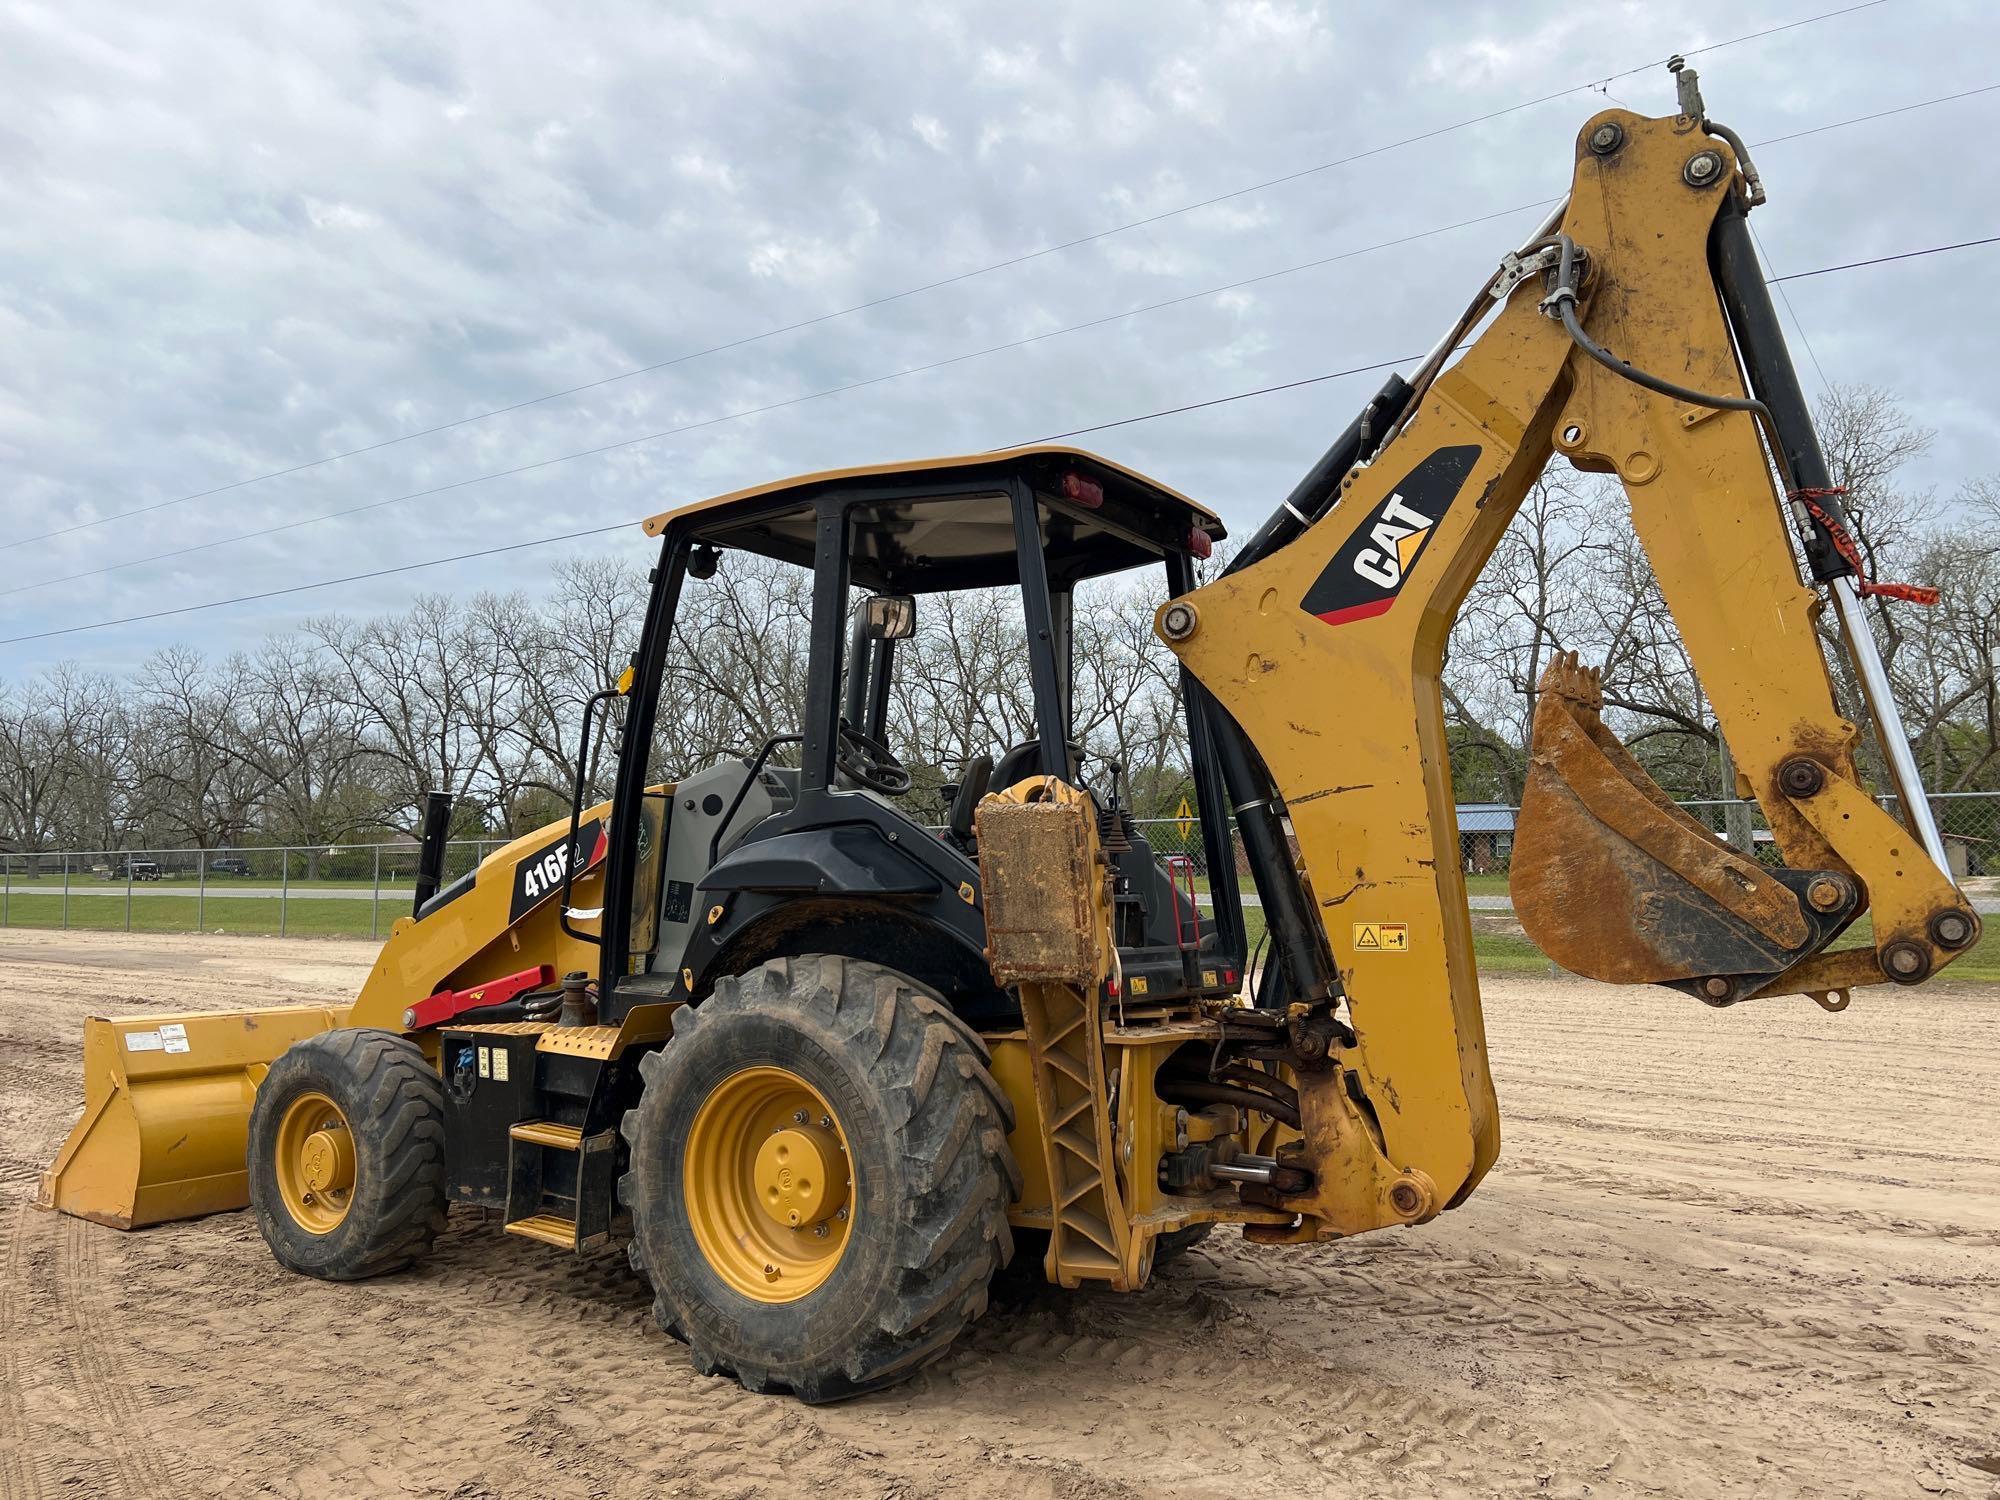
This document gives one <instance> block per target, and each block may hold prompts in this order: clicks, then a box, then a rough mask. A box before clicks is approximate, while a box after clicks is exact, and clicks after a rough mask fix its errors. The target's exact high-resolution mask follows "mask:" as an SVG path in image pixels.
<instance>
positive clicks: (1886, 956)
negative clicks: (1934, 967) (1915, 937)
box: [1882, 938, 1931, 984]
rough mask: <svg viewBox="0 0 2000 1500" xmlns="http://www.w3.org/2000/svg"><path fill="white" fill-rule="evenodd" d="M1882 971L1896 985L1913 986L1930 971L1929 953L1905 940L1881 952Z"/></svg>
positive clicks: (1920, 946) (1920, 945) (1921, 946)
mask: <svg viewBox="0 0 2000 1500" xmlns="http://www.w3.org/2000/svg"><path fill="white" fill-rule="evenodd" d="M1882 970H1883V972H1884V973H1886V974H1887V975H1888V976H1889V977H1890V978H1891V979H1893V980H1895V981H1896V983H1898V984H1915V983H1916V982H1917V981H1918V980H1919V979H1922V978H1923V977H1924V976H1925V975H1926V974H1928V973H1930V971H1931V955H1930V951H1929V950H1928V949H1926V948H1925V947H1924V945H1923V944H1922V943H1913V942H1911V941H1909V939H1907V938H1905V939H1904V940H1903V941H1902V942H1899V943H1891V944H1890V945H1889V946H1888V947H1886V948H1884V949H1883V950H1882Z"/></svg>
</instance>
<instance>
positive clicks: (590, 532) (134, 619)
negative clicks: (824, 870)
mask: <svg viewBox="0 0 2000 1500" xmlns="http://www.w3.org/2000/svg"><path fill="white" fill-rule="evenodd" d="M634 524H635V523H634V522H631V521H620V522H619V523H618V524H616V525H615V526H592V527H589V528H587V529H585V530H583V531H566V532H563V533H562V534H561V535H560V536H540V537H536V538H534V540H532V541H526V542H508V543H506V544H505V545H503V546H499V547H482V548H480V549H479V550H478V551H477V552H460V553H457V554H455V555H454V556H451V557H431V558H426V559H425V560H424V561H422V562H413V563H399V564H397V565H396V566H395V567H393V568H375V569H373V570H371V571H369V572H366V573H350V574H348V575H347V576H346V577H345V578H322V579H320V580H318V581H317V582H315V583H294V584H290V585H287V586H286V587H284V588H281V589H266V590H264V591H263V592H262V593H260V594H238V595H237V596H236V597H235V598H233V599H212V600H210V601H208V602H207V603H205V604H182V605H178V606H176V607H175V608H173V609H156V610H151V611H149V612H148V613H146V614H143V615H126V616H124V617H123V618H121V619H116V620H98V621H96V622H95V623H93V624H89V625H68V626H65V627H63V628H62V629H60V630H43V631H38V632H36V633H35V634H33V635H16V636H10V637H8V638H7V639H6V640H0V646H12V645H16V644H18V643H19V642H21V641H45V640H47V639H49V637H51V636H57V635H76V634H78V633H79V632H81V631H85V630H104V629H107V628H109V627H111V626H114V625H141V624H144V623H145V622H146V621H148V620H170V619H172V618H173V617H174V616H176V615H192V614H197V613H199V612H200V611H202V610H205V609H222V608H224V607H225V606H227V605H231V604H254V603H256V602H257V601H258V600H260V599H282V598H283V597H285V595H287V594H306V593H310V592H312V591H313V590H314V589H331V588H338V587H339V586H340V585H341V584H343V583H365V582H367V581H368V580H369V579H371V578H389V577H392V576H394V575H395V574H397V573H414V572H416V571H417V570H418V569H420V568H441V567H443V566H445V565H446V564H447V563H459V562H471V561H472V560H473V559H475V558H480V557H498V556H499V555H500V554H501V553H503V552H525V551H526V550H528V549H529V548H530V547H548V546H553V545H554V544H555V543H557V542H573V541H576V540H577V539H579V538H581V537H587V536H604V535H605V534H607V533H608V532H613V531H624V530H627V529H628V528H629V527H631V526H632V525H634Z"/></svg>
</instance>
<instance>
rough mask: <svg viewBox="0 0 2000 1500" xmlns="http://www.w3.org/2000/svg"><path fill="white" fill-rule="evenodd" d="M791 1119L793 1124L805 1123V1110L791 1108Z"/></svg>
mask: <svg viewBox="0 0 2000 1500" xmlns="http://www.w3.org/2000/svg"><path fill="white" fill-rule="evenodd" d="M792 1120H793V1122H794V1123H795V1124H799V1125H803V1124H805V1122H806V1112H805V1111H804V1110H802V1109H795V1110H793V1111H792Z"/></svg>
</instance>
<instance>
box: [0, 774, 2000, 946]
mask: <svg viewBox="0 0 2000 1500" xmlns="http://www.w3.org/2000/svg"><path fill="white" fill-rule="evenodd" d="M1680 805H1681V806H1682V807H1683V808H1684V809H1685V810H1686V811H1687V812H1689V813H1690V814H1692V815H1693V816H1694V817H1696V818H1698V819H1700V820H1701V821H1702V822H1703V823H1705V824H1706V825H1707V826H1708V827H1710V828H1712V829H1714V830H1715V831H1716V832H1717V833H1718V834H1721V835H1722V836H1724V837H1726V838H1731V839H1732V840H1737V841H1743V840H1747V841H1748V844H1749V847H1750V848H1751V849H1752V850H1753V851H1754V852H1755V853H1756V854H1757V855H1758V857H1759V858H1762V859H1766V860H1769V861H1771V862H1773V863H1776V862H1777V859H1778V852H1777V848H1776V845H1775V844H1774V843H1773V842H1772V840H1771V834H1770V828H1769V825H1768V824H1767V823H1766V822H1765V820H1764V817H1763V814H1762V813H1761V811H1759V809H1758V808H1757V805H1756V804H1755V803H1754V802H1733V801H1699V802H1683V803H1682V804H1680ZM1883 805H1884V806H1885V807H1888V808H1889V810H1890V811H1891V812H1892V813H1893V812H1894V811H1895V807H1894V803H1893V801H1892V800H1890V799H1884V804H1883ZM1931 807H1932V810H1933V812H1934V813H1935V815H1936V817H1937V820H1938V826H1939V828H1940V829H1941V830H1942V831H1943V833H1944V841H1945V848H1946V850H1947V852H1948V854H1949V856H1950V859H1951V865H1952V872H1953V874H1954V875H1955V876H1956V877H1957V878H1959V879H1960V880H1978V879H1980V878H1982V877H1985V876H1989V875H1990V876H1995V877H2000V793H1992V792H1949V793H1942V794H1940V795H1937V796H1934V797H1932V798H1931ZM1518 813H1519V810H1518V809H1517V808H1514V807H1511V806H1509V805H1507V804H1505V803H1499V802H1474V803H1465V804H1462V805H1460V807H1459V808H1458V840H1459V858H1460V863H1461V868H1462V869H1463V870H1464V872H1465V874H1466V877H1467V882H1466V883H1467V887H1468V889H1469V891H1470V893H1471V896H1472V901H1473V904H1474V906H1475V907H1479V908H1484V909H1499V908H1504V907H1506V906H1507V904H1508V900H1507V894H1506V892H1507V880H1506V877H1507V872H1508V868H1509V865H1510V863H1511V861H1512V859H1513V852H1514V827H1515V820H1516V818H1517V817H1518ZM1137 827H1138V831H1139V832H1140V833H1141V834H1143V835H1144V836H1145V838H1146V839H1147V841H1148V842H1149V843H1150V844H1151V845H1152V847H1153V852H1154V853H1155V854H1157V855H1161V856H1167V855H1173V856H1176V857H1184V858H1185V859H1186V860H1187V861H1188V862H1189V864H1190V865H1191V866H1192V875H1193V879H1194V882H1195V886H1196V890H1197V892H1198V899H1200V900H1201V901H1202V904H1203V905H1204V906H1205V905H1207V900H1206V893H1207V890H1208V877H1209V869H1208V859H1207V851H1206V849H1205V848H1204V846H1203V843H1202V832H1201V824H1200V822H1199V821H1198V820H1197V819H1194V818H1191V817H1189V818H1141V819H1138V820H1137ZM507 842H508V841H507V840H504V839H460V840H455V841H453V842H452V843H450V844H449V845H447V846H446V851H445V870H444V879H445V880H446V881H447V882H449V881H451V880H454V879H456V878H457V877H458V876H460V875H463V874H464V873H465V872H466V871H468V870H470V869H472V868H473V867H474V866H475V865H477V864H478V863H479V862H480V861H481V860H483V859H484V858H485V857H486V856H487V855H489V854H491V853H492V852H493V851H494V850H496V849H499V848H501V847H503V846H504V845H505V844H506V843H507ZM1232 846H1233V847H1234V848H1235V850H1236V860H1237V871H1238V873H1239V875H1241V876H1243V880H1242V887H1243V900H1244V904H1245V906H1246V907H1248V908H1250V909H1251V911H1252V913H1253V915H1252V916H1251V918H1250V926H1251V928H1252V929H1253V933H1252V936H1253V938H1254V937H1255V936H1256V935H1257V934H1258V933H1261V931H1262V929H1263V922H1262V920H1261V913H1256V912H1255V908H1256V906H1257V896H1256V892H1255V889H1254V888H1253V887H1252V886H1251V884H1250V881H1249V879H1248V876H1247V872H1246V867H1245V866H1244V864H1243V852H1242V846H1241V844H1240V843H1238V842H1235V841H1233V840H1232ZM416 870H417V845H416V842H415V841H414V840H400V841H395V842H391V843H380V844H341V845H338V846H335V847H332V848H327V847H318V848H298V847H291V848H241V849H115V850H51V851H48V852H45V853H0V926H6V927H54V928H71V929H80V930H90V931H100V932H102V931H112V932H117V931H123V932H207V933H235V934H241V935H244V936H260V935H271V936H277V937H356V938H378V939H379V938H381V937H383V936H385V935H386V934H387V933H388V930H389V928H390V926H391V924H393V923H394V922H395V920H396V918H397V917H399V916H403V915H406V914H407V913H408V912H409V910H410V907H411V902H412V899H413V897H414V895H415V889H416Z"/></svg>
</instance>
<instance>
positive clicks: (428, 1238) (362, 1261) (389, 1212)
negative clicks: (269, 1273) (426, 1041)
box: [249, 1029, 445, 1281]
mask: <svg viewBox="0 0 2000 1500" xmlns="http://www.w3.org/2000/svg"><path fill="white" fill-rule="evenodd" d="M249 1136H250V1138H249V1168H250V1206H251V1208H252V1209H254V1210H255V1211H256V1215H257V1227H258V1229H260V1230H261V1231H262V1232H263V1235H264V1242H265V1243H266V1244H267V1245H269V1246H270V1247H271V1253H272V1254H273V1255H274V1256H276V1257H277V1259H278V1263H279V1264H280V1265H282V1266H284V1267H285V1268H286V1269H287V1270H291V1271H297V1272H299V1273H300V1274H301V1275H305V1276H317V1277H319V1278H321V1279H322V1280H325V1281H360V1280H363V1279H365V1278H367V1277H370V1276H380V1275H382V1274H384V1273H385V1272H389V1271H399V1270H401V1269H402V1268H403V1267H405V1266H407V1265H409V1264H410V1263H411V1262H412V1261H414V1260H416V1259H418V1258H419V1257H420V1256H422V1255H424V1254H426V1253H427V1252H428V1251H429V1250H430V1248H431V1242H432V1241H433V1240H435V1239H436V1238H437V1234H438V1231H439V1230H441V1229H442V1228H444V1219H445V1181H444V1081H443V1080H442V1079H441V1078H439V1077H438V1075H437V1072H436V1070H435V1069H433V1068H432V1067H431V1066H430V1064H429V1063H428V1062H426V1061H425V1060H424V1054H423V1052H422V1051H421V1050H420V1049H419V1048H418V1047H417V1045H416V1043H414V1042H412V1041H410V1040H409V1039H408V1038H406V1037H402V1036H398V1035H396V1034H395V1033H394V1032H390V1031H370V1030H356V1029H342V1030H339V1031H328V1032H324V1033H322V1034H321V1035H319V1036H315V1037H308V1038H307V1039H306V1040H305V1041H302V1042H298V1043H295V1044H294V1045H293V1046H292V1047H290V1048H289V1049H288V1050H287V1051H286V1052H285V1054H284V1056H282V1057H280V1058H279V1059H278V1060H277V1061H276V1062H275V1063H273V1064H272V1065H271V1071H270V1072H269V1073H267V1074H265V1075H264V1081H263V1083H261V1084H260V1085H258V1088H257V1100H256V1103H255V1104H254V1105H253V1106H252V1107H251V1110H250V1131H249ZM343 1183H344V1185H342V1184H343Z"/></svg>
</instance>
